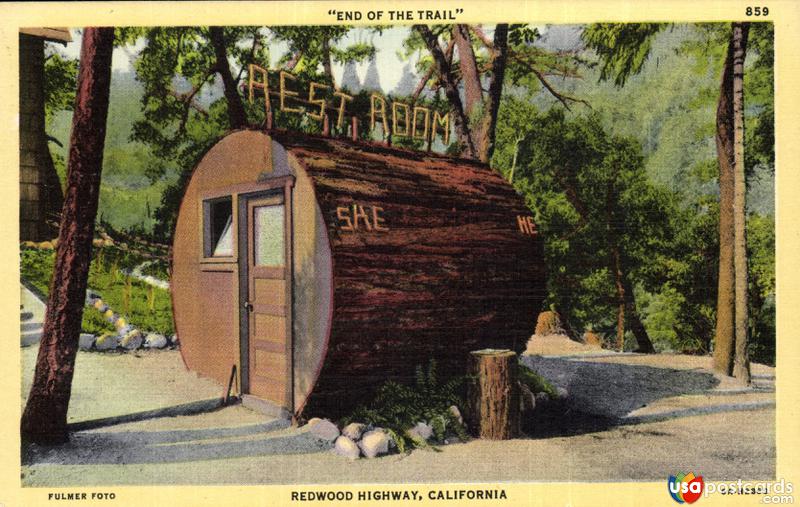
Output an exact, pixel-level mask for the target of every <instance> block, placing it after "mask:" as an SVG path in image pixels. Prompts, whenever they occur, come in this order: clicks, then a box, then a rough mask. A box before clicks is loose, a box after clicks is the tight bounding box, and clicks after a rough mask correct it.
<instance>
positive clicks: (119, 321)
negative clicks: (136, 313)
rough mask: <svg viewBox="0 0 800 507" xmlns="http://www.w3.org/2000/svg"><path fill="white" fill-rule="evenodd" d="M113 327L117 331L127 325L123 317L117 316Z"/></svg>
mask: <svg viewBox="0 0 800 507" xmlns="http://www.w3.org/2000/svg"><path fill="white" fill-rule="evenodd" d="M114 327H115V328H117V331H120V330H122V329H125V328H126V327H128V323H127V322H126V321H125V319H124V318H122V317H118V318H117V320H115V321H114Z"/></svg>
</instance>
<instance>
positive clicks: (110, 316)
mask: <svg viewBox="0 0 800 507" xmlns="http://www.w3.org/2000/svg"><path fill="white" fill-rule="evenodd" d="M103 317H105V318H106V320H107V321H108V322H111V323H113V322H114V321H116V320H117V315H116V314H115V313H114V310H112V309H111V308H108V309H106V311H105V312H103Z"/></svg>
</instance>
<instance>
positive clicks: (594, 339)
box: [583, 331, 603, 349]
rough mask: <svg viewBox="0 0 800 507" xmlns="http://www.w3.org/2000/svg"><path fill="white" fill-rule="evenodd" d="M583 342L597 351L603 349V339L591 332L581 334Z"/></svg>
mask: <svg viewBox="0 0 800 507" xmlns="http://www.w3.org/2000/svg"><path fill="white" fill-rule="evenodd" d="M583 341H584V343H586V345H590V346H592V347H596V348H598V349H600V348H602V347H603V339H602V338H600V336H598V335H597V334H596V333H593V332H592V331H586V332H585V333H583Z"/></svg>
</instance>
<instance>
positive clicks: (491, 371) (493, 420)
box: [467, 349, 519, 440]
mask: <svg viewBox="0 0 800 507" xmlns="http://www.w3.org/2000/svg"><path fill="white" fill-rule="evenodd" d="M469 372H470V375H471V376H473V377H474V378H473V379H472V381H471V382H470V384H469V392H468V395H467V399H468V401H467V403H468V407H469V410H468V413H467V416H468V423H469V426H470V429H471V430H472V432H473V434H475V435H476V436H478V437H479V438H485V439H488V440H508V439H510V438H514V437H516V436H517V435H518V434H519V387H518V385H517V354H516V352H512V351H510V350H495V349H484V350H476V351H473V352H471V353H470V365H469Z"/></svg>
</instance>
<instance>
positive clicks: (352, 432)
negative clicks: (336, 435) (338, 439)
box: [342, 422, 367, 441]
mask: <svg viewBox="0 0 800 507" xmlns="http://www.w3.org/2000/svg"><path fill="white" fill-rule="evenodd" d="M366 428H367V426H366V425H364V424H361V423H356V422H353V423H350V424H348V425H347V426H345V427H344V428H342V435H344V436H346V437H347V438H349V439H350V440H353V441H356V440H358V439H359V438H361V434H362V433H364V430H365V429H366Z"/></svg>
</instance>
